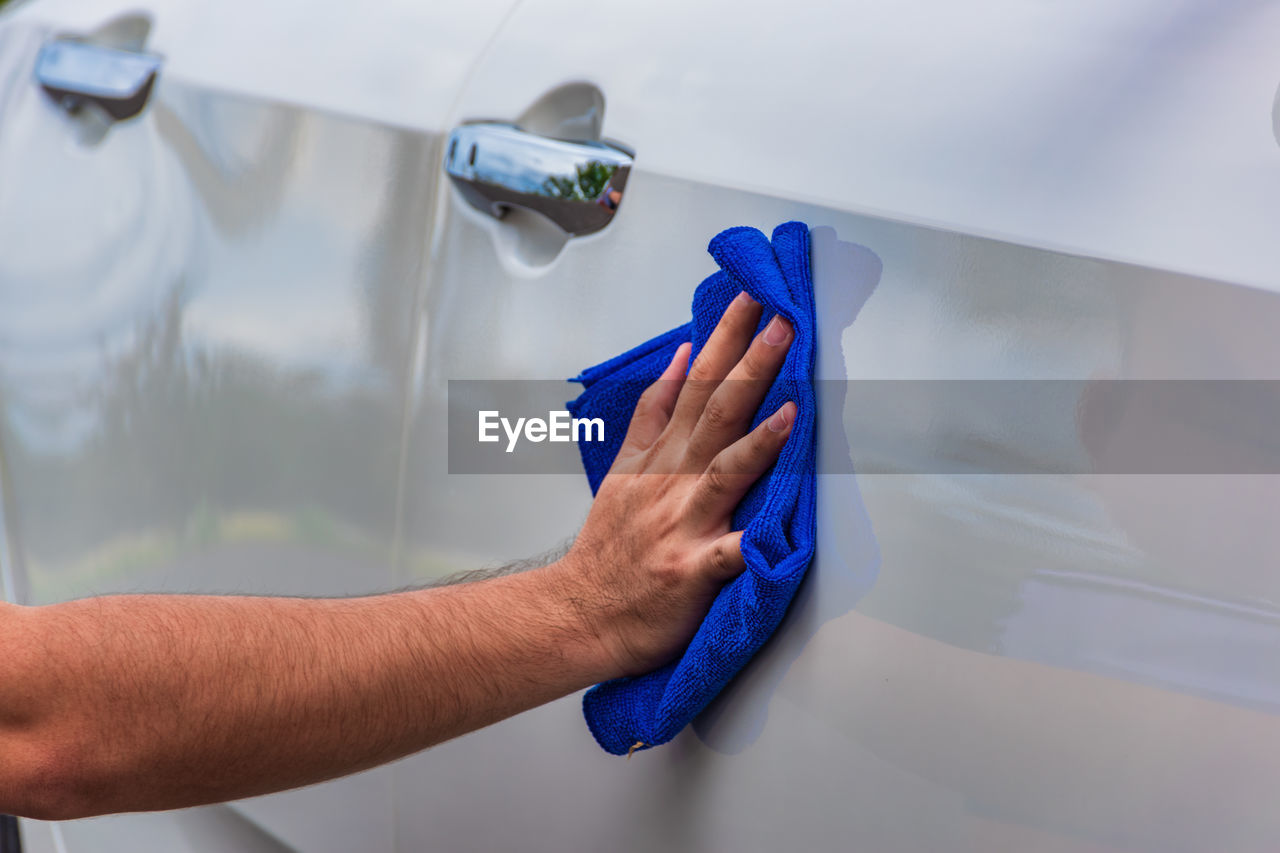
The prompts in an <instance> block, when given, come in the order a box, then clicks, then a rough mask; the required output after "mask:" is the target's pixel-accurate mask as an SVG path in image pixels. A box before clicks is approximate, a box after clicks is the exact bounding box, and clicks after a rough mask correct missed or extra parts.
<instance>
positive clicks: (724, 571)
mask: <svg viewBox="0 0 1280 853" xmlns="http://www.w3.org/2000/svg"><path fill="white" fill-rule="evenodd" d="M702 566H703V568H704V570H705V571H706V573H707V575H708V576H709V577H710V578H711V579H713V580H715V581H718V582H720V583H724V582H726V581H729V580H732V579H734V578H736V577H737V576H738V575H740V574H742V571H743V569H745V568H746V567H747V561H746V559H745V558H744V557H743V556H742V531H741V530H736V531H734V532H733V533H726V534H725V535H723V536H721V537H720V538H719V539H717V540H716V541H714V542H712V543H711V544H710V545H709V546H708V547H707V551H706V556H705V558H704V559H703V561H702Z"/></svg>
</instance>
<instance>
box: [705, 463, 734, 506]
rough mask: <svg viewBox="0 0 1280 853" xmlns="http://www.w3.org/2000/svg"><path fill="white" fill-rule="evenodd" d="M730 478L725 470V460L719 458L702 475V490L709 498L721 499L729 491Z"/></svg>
mask: <svg viewBox="0 0 1280 853" xmlns="http://www.w3.org/2000/svg"><path fill="white" fill-rule="evenodd" d="M729 486H730V484H729V477H728V475H727V474H726V473H725V470H724V460H723V459H722V458H721V457H720V456H717V457H716V458H715V459H713V460H712V461H711V464H710V465H709V466H708V467H707V470H706V472H705V473H704V474H703V475H702V490H703V492H704V493H705V494H706V495H707V496H708V497H720V496H721V495H724V494H727V493H728V491H729Z"/></svg>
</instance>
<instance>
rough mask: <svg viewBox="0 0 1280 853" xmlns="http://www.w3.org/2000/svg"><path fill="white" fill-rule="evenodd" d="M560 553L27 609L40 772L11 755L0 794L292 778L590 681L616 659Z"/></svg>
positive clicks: (28, 684) (22, 728) (26, 754)
mask: <svg viewBox="0 0 1280 853" xmlns="http://www.w3.org/2000/svg"><path fill="white" fill-rule="evenodd" d="M558 568H559V567H558V565H553V566H550V567H547V568H545V569H540V570H537V571H534V572H529V573H524V574H519V575H511V576H507V577H501V578H495V579H492V580H486V581H481V582H477V583H471V584H462V585H457V586H450V587H439V588H434V589H427V590H420V591H414V592H406V593H397V594H392V595H384V596H374V597H368V598H355V599H285V598H247V597H214V596H159V595H157V596H113V597H105V598H97V599H87V600H84V601H77V602H70V603H67V604H59V605H53V606H48V607H42V608H32V609H29V610H27V611H25V612H24V613H23V614H22V618H21V619H20V620H17V621H18V622H20V623H21V627H20V630H15V634H16V636H14V637H13V638H12V640H11V641H10V643H11V647H12V644H14V643H16V644H17V647H16V648H15V652H16V653H15V654H13V655H10V656H9V657H8V664H7V666H8V669H9V671H8V672H5V673H4V680H5V682H6V684H7V685H8V687H6V688H5V690H6V696H5V699H6V709H7V710H6V714H5V716H4V717H2V718H0V726H2V727H3V728H2V729H0V738H3V740H2V741H0V755H5V756H16V758H13V759H12V761H11V763H12V764H15V765H18V766H20V765H23V764H25V765H26V768H25V769H26V770H27V771H29V772H14V773H5V772H2V771H0V810H5V809H13V810H15V811H23V810H26V811H28V812H31V811H32V810H33V809H34V810H35V811H40V812H44V813H45V814H44V815H43V816H47V817H66V816H82V815H86V814H93V813H102V812H109V811H125V810H131V809H158V808H175V807H180V806H187V805H194V804H198V803H208V802H216V801H222V800H227V799H235V798H239V797H245V796H250V795H254V794H259V793H264V792H267V791H272V790H279V789H281V788H287V787H293V786H297V785H302V784H307V783H311V782H316V781H320V780H323V779H327V778H331V777H334V776H337V775H340V774H343V773H349V772H352V771H355V770H359V769H363V768H367V767H372V766H374V765H377V764H380V763H382V762H385V761H388V760H391V759H394V758H397V757H400V756H403V755H407V754H409V753H412V752H415V751H417V750H420V749H422V748H425V747H427V746H430V745H432V744H434V743H438V742H440V741H442V740H445V739H447V738H449V737H453V736H455V735H458V734H461V733H463V732H466V731H470V730H472V729H475V728H478V727H480V726H483V725H486V724H488V723H492V722H495V721H496V720H499V719H502V718H504V717H506V716H509V715H511V714H514V713H517V712H519V711H521V710H524V709H526V708H530V707H533V706H535V705H538V704H541V703H543V702H546V701H549V700H551V699H554V698H557V697H559V696H563V695H565V694H567V693H570V692H573V691H575V690H578V689H581V688H582V687H585V686H587V685H589V684H591V683H593V682H594V681H596V680H599V679H601V678H605V677H608V676H609V675H610V674H611V673H610V672H609V670H608V664H607V662H606V661H605V659H604V658H603V657H602V656H601V655H600V653H599V652H598V650H597V644H596V643H595V642H594V639H593V637H592V636H591V634H590V633H589V632H588V631H587V630H586V627H585V625H584V624H583V623H582V622H581V620H580V619H579V618H578V617H577V615H576V613H575V612H574V611H573V609H572V605H571V604H570V603H569V600H568V599H569V597H566V596H565V595H564V589H563V588H562V587H560V578H561V577H562V573H560V572H558ZM10 621H11V622H12V621H14V620H10ZM6 639H8V638H6ZM2 760H3V759H0V761H2ZM6 780H21V782H20V784H21V785H22V787H24V788H25V790H12V789H11V786H9V785H6Z"/></svg>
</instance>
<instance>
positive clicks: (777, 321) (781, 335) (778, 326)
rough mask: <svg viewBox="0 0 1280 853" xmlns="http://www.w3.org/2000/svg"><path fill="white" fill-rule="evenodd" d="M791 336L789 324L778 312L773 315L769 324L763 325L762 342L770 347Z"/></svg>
mask: <svg viewBox="0 0 1280 853" xmlns="http://www.w3.org/2000/svg"><path fill="white" fill-rule="evenodd" d="M789 337H791V324H790V323H788V322H787V321H786V320H784V319H782V317H781V316H780V315H778V314H774V315H773V319H772V320H770V321H769V325H767V326H765V327H764V342H765V343H766V344H768V345H769V346H771V347H776V346H778V345H779V344H782V343H785V342H786V340H787V338H789Z"/></svg>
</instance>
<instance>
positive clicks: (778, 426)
mask: <svg viewBox="0 0 1280 853" xmlns="http://www.w3.org/2000/svg"><path fill="white" fill-rule="evenodd" d="M790 414H791V404H790V403H783V404H782V408H781V409H778V411H776V412H774V413H773V417H771V418H769V421H768V423H769V432H782V431H783V430H784V429H786V428H787V425H788V424H790V423H791V419H790Z"/></svg>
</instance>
